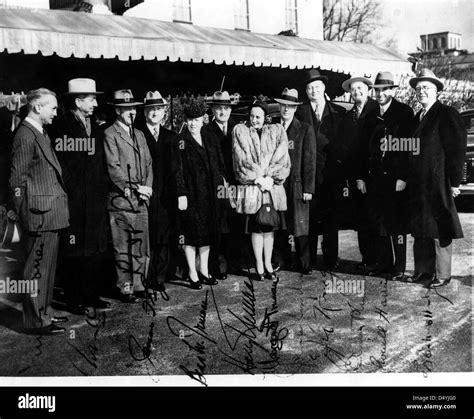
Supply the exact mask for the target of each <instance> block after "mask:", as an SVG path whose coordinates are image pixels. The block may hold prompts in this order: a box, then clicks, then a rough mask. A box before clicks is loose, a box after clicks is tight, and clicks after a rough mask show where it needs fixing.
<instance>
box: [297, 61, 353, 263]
mask: <svg viewBox="0 0 474 419" xmlns="http://www.w3.org/2000/svg"><path fill="white" fill-rule="evenodd" d="M327 83H328V78H327V77H326V76H324V75H322V74H320V73H319V71H318V70H316V69H311V70H308V71H307V72H306V74H305V82H304V84H305V86H306V95H307V101H305V102H304V103H303V104H302V105H301V106H299V107H298V110H297V111H296V118H297V119H298V120H299V121H302V122H305V123H307V124H309V125H310V126H311V127H312V128H313V131H314V135H315V138H316V153H317V154H316V180H315V196H314V199H312V200H311V209H310V227H309V237H310V239H309V240H310V252H311V263H312V265H314V266H315V265H316V256H317V249H318V235H319V234H321V233H322V236H323V242H322V251H323V260H324V265H325V267H326V268H328V269H334V268H336V267H337V265H338V253H339V249H338V248H339V243H338V242H339V239H338V226H337V211H336V209H337V208H338V207H339V201H340V199H341V198H340V197H341V196H342V192H341V191H342V187H340V186H339V185H338V173H339V169H338V164H337V160H336V159H335V158H334V146H335V143H336V141H337V138H338V136H339V134H338V130H339V124H340V121H341V118H342V116H343V115H344V113H345V109H344V108H343V107H341V106H339V105H336V104H334V103H331V102H330V101H329V100H328V97H327V95H326V87H327ZM340 190H341V191H340Z"/></svg>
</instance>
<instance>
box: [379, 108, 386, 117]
mask: <svg viewBox="0 0 474 419" xmlns="http://www.w3.org/2000/svg"><path fill="white" fill-rule="evenodd" d="M384 112H385V111H384V109H383V108H382V107H380V116H383V114H384Z"/></svg>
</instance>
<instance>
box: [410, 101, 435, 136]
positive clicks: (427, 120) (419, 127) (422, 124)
mask: <svg viewBox="0 0 474 419" xmlns="http://www.w3.org/2000/svg"><path fill="white" fill-rule="evenodd" d="M439 105H440V102H438V101H436V102H435V103H434V104H433V106H431V108H430V110H429V111H428V112H427V113H426V115H425V116H424V118H423V119H422V120H421V121H420V114H421V112H422V111H419V112H418V113H417V114H416V120H417V121H418V125H417V127H416V129H415V132H414V135H415V134H418V133H419V132H420V131H422V130H423V128H424V127H425V126H426V125H427V124H428V123H431V122H432V120H433V119H434V118H435V117H436V115H437V114H438V112H439Z"/></svg>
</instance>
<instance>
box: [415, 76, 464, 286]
mask: <svg viewBox="0 0 474 419" xmlns="http://www.w3.org/2000/svg"><path fill="white" fill-rule="evenodd" d="M410 86H411V87H412V88H413V89H415V91H416V97H417V100H418V101H419V102H420V104H421V106H422V109H421V111H420V112H419V113H418V114H417V115H416V128H415V130H414V132H413V134H412V136H413V137H417V138H419V139H420V152H419V154H418V155H413V154H411V155H410V180H411V183H409V185H410V188H409V209H410V212H411V217H410V221H411V228H410V232H411V234H412V235H413V237H414V238H415V243H414V247H413V252H414V259H415V272H414V274H413V276H411V277H409V278H408V281H409V282H419V281H425V280H428V281H429V283H428V286H429V287H430V288H436V287H440V286H443V285H446V284H448V283H449V281H450V279H451V260H452V251H453V248H452V240H453V239H459V238H462V237H463V231H462V228H461V223H460V222H459V217H458V214H457V210H456V205H455V203H454V198H456V197H457V196H458V195H459V184H460V183H461V179H462V175H463V165H464V161H465V158H466V141H467V140H466V136H467V134H466V128H465V126H464V124H463V121H462V119H461V117H460V116H459V113H458V112H457V111H456V110H455V109H454V108H452V107H450V106H447V105H443V104H442V103H441V102H440V101H439V100H438V93H439V92H440V91H441V90H443V88H444V85H443V82H442V81H441V80H440V79H439V78H438V77H436V76H435V74H434V73H433V72H432V71H431V70H429V69H427V68H424V69H422V70H421V72H420V74H419V75H418V76H417V77H414V78H412V79H411V80H410Z"/></svg>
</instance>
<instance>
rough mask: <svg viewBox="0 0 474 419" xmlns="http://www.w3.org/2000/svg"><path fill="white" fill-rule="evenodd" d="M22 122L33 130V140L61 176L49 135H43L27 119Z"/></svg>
mask: <svg viewBox="0 0 474 419" xmlns="http://www.w3.org/2000/svg"><path fill="white" fill-rule="evenodd" d="M23 123H24V124H25V126H27V127H28V128H29V129H30V130H31V131H32V132H33V134H34V136H35V141H36V143H37V144H38V146H39V147H40V149H41V151H42V153H43V155H44V157H45V158H46V160H48V162H49V163H50V164H51V165H52V166H53V167H54V168H55V169H56V170H57V172H58V173H59V175H61V176H62V170H61V165H60V164H59V161H58V159H57V157H56V154H55V153H54V150H53V145H52V144H51V140H50V139H49V137H45V136H44V135H43V133H41V132H39V131H38V130H37V129H36V128H35V127H34V126H33V125H31V124H30V123H29V122H28V121H23Z"/></svg>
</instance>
